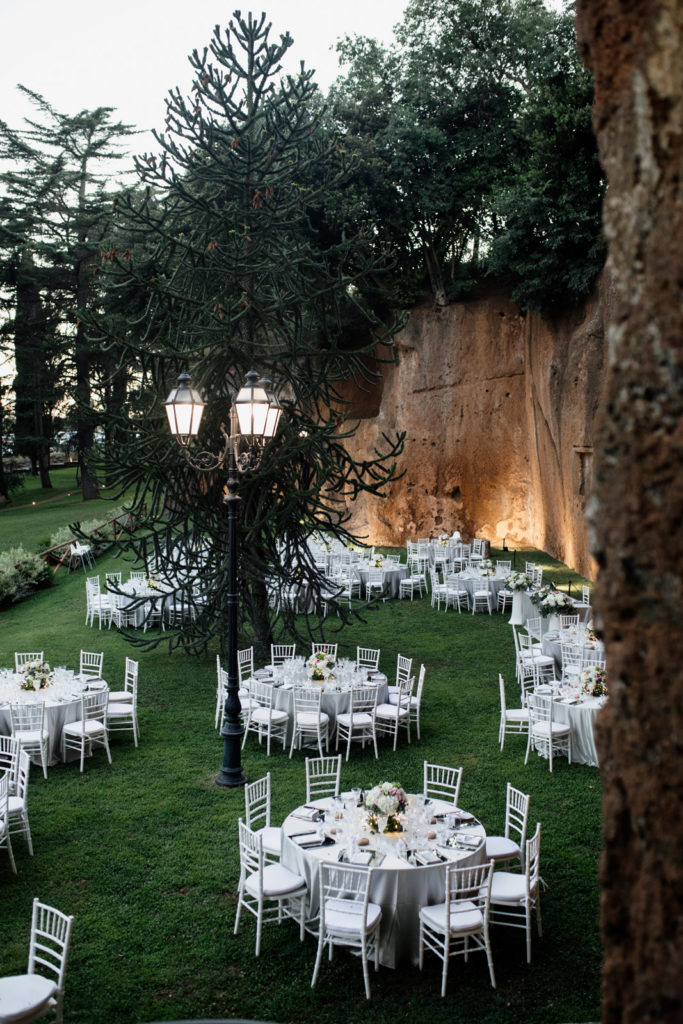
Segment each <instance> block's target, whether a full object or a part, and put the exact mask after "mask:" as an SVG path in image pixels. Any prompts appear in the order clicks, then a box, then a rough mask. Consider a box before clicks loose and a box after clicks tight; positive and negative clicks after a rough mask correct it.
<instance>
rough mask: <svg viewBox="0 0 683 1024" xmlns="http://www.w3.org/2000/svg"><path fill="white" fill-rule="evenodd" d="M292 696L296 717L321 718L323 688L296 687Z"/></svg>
mask: <svg viewBox="0 0 683 1024" xmlns="http://www.w3.org/2000/svg"><path fill="white" fill-rule="evenodd" d="M292 696H293V699H294V714H295V715H299V714H304V715H317V716H318V717H320V703H321V701H322V699H323V691H322V687H321V686H295V687H294V689H293V690H292Z"/></svg>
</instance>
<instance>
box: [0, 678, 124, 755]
mask: <svg viewBox="0 0 683 1024" xmlns="http://www.w3.org/2000/svg"><path fill="white" fill-rule="evenodd" d="M41 683H42V685H41ZM106 689H108V687H107V683H106V682H105V681H104V680H103V679H97V680H95V679H92V678H91V677H88V676H80V675H78V673H76V672H72V671H71V670H69V669H67V668H64V667H61V666H60V667H57V668H55V669H54V670H51V669H50V667H49V665H46V667H45V672H44V673H43V674H42V676H41V677H40V679H38V681H37V685H35V684H31V685H30V686H29V685H28V680H27V678H26V676H25V675H23V674H22V673H18V674H17V673H16V672H14V671H13V670H12V669H0V734H2V735H9V734H10V733H11V732H12V719H11V714H10V705H12V704H39V703H42V704H44V705H45V728H46V730H47V733H48V762H49V764H56V763H57V761H58V760H60V759H61V742H62V730H63V728H64V726H65V725H68V724H69V723H70V722H75V721H77V720H78V719H79V718H80V714H81V695H82V694H83V693H84V692H87V691H89V690H106Z"/></svg>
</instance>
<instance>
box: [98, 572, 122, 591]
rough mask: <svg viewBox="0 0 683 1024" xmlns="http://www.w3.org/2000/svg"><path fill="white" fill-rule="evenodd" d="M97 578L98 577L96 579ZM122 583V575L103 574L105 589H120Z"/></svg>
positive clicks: (114, 573)
mask: <svg viewBox="0 0 683 1024" xmlns="http://www.w3.org/2000/svg"><path fill="white" fill-rule="evenodd" d="M98 578H99V577H98ZM122 581H123V573H120V572H105V574H104V585H105V587H110V586H112V587H120V586H121V583H122Z"/></svg>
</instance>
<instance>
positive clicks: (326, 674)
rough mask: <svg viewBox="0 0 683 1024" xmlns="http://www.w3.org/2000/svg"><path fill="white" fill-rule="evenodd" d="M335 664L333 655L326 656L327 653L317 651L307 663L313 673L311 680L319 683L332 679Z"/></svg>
mask: <svg viewBox="0 0 683 1024" xmlns="http://www.w3.org/2000/svg"><path fill="white" fill-rule="evenodd" d="M334 663H335V662H334V658H333V657H332V655H331V654H326V653H325V651H316V653H315V654H312V655H311V657H310V658H309V659H308V661H307V662H306V664H307V665H308V667H309V669H310V672H311V679H313V680H314V681H315V682H318V683H320V682H325V680H326V679H329V678H330V677H331V675H332V669H333V668H334Z"/></svg>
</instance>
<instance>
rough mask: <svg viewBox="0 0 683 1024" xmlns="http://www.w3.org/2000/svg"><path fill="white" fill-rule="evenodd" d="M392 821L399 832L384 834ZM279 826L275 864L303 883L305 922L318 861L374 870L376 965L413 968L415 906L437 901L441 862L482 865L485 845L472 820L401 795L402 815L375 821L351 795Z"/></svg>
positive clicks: (313, 912)
mask: <svg viewBox="0 0 683 1024" xmlns="http://www.w3.org/2000/svg"><path fill="white" fill-rule="evenodd" d="M394 817H396V818H397V819H398V821H394V822H391V821H390V818H394ZM397 823H398V824H400V826H401V828H402V830H401V831H391V832H386V831H384V829H385V828H386V827H390V828H391V827H392V825H395V824H397ZM282 828H283V842H282V854H281V861H282V864H284V865H285V867H288V868H290V869H291V870H292V871H295V872H297V873H298V874H300V875H302V876H303V877H304V878H305V879H306V882H307V884H308V892H309V905H308V907H307V919H308V920H309V921H311V922H312V921H313V920H314V919H315V918H316V916H317V914H318V908H319V871H320V864H321V862H323V861H333V862H340V861H341V862H347V863H351V864H361V865H367V866H368V867H371V868H373V869H374V870H373V877H372V883H371V890H370V898H371V900H372V901H373V902H375V903H378V904H379V905H380V906H381V907H382V924H381V932H380V960H381V962H382V964H384V965H385V966H388V967H396V966H398V965H399V964H400V963H417V959H418V953H419V928H418V918H419V912H420V907H422V906H424V905H425V904H427V903H430V902H431V903H436V902H439V901H440V900H442V899H443V892H444V884H445V873H446V864H447V863H457V864H458V865H459V866H465V865H468V864H479V863H482V862H483V859H484V851H485V844H486V832H485V830H484V827H483V826H482V825H481V823H480V822H479V821H478V820H477V819H476V818H475V817H474V815H472V814H470V813H468V812H467V811H463V810H461V809H459V808H456V807H454V806H453V805H452V804H449V803H447V802H445V801H442V800H429V799H427V800H425V797H424V796H422V795H421V794H418V795H409V794H405V810H404V811H403V812H402V813H401V814H399V815H397V816H393V815H389V816H384V817H382V816H381V815H379V816H378V815H374V816H373V815H372V813H371V811H370V810H369V808H368V806H367V805H366V804H365V803H364V800H363V794H362V792H361V790H353V791H352V792H349V793H343V794H342V795H341V797H338V798H334V797H327V798H324V799H320V800H313V801H312V802H311V803H310V804H307V805H304V806H301V807H297V808H295V810H294V811H292V812H291V814H289V816H288V817H287V818H286V819H285V821H284V823H283V826H282Z"/></svg>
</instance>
